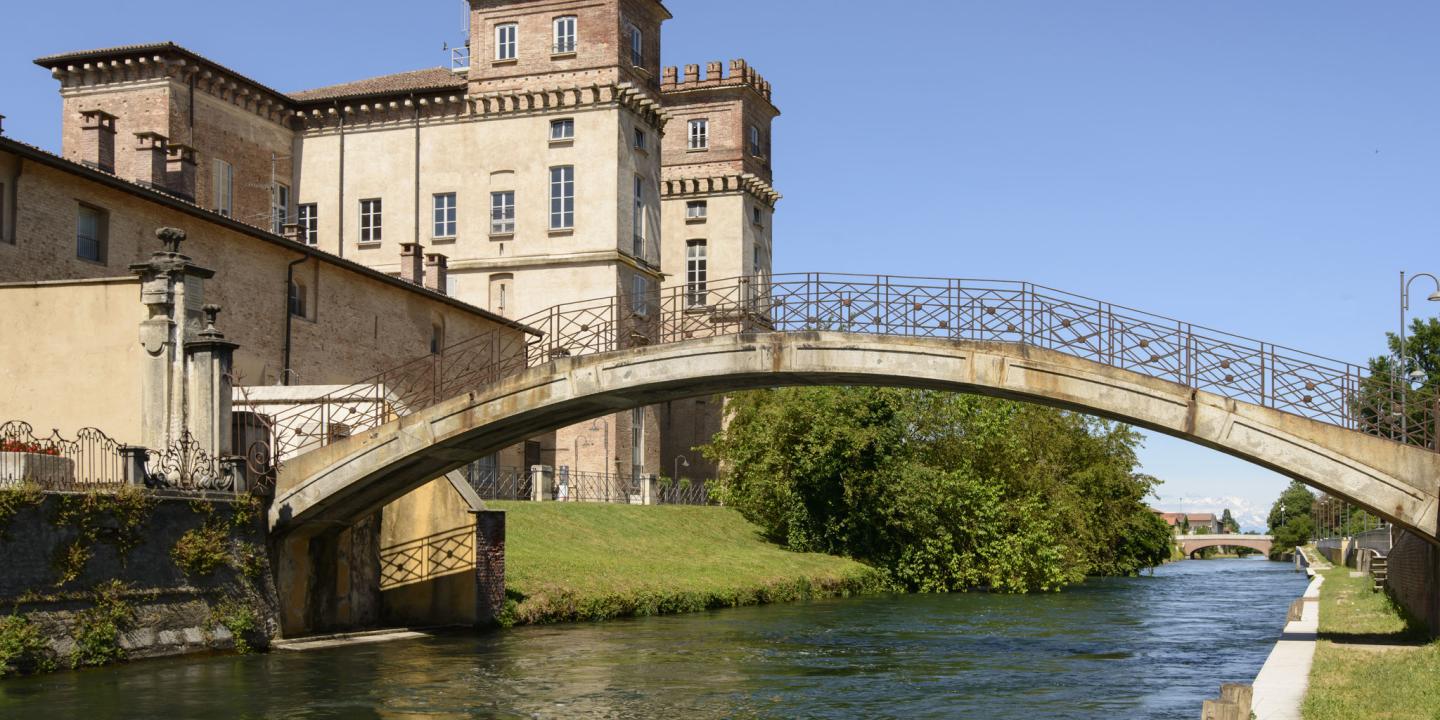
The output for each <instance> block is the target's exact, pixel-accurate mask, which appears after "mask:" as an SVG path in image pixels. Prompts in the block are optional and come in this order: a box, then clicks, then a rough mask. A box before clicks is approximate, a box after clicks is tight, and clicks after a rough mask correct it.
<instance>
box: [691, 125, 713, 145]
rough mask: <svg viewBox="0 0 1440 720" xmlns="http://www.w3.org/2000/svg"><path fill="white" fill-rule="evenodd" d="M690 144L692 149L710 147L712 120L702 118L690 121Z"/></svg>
mask: <svg viewBox="0 0 1440 720" xmlns="http://www.w3.org/2000/svg"><path fill="white" fill-rule="evenodd" d="M689 137H690V146H689V148H690V149H691V150H709V149H710V120H709V119H708V118H700V119H698V120H691V121H690V135H689Z"/></svg>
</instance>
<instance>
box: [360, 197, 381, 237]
mask: <svg viewBox="0 0 1440 720" xmlns="http://www.w3.org/2000/svg"><path fill="white" fill-rule="evenodd" d="M384 220H385V205H384V201H383V200H382V199H381V198H365V199H363V200H361V201H360V242H361V243H378V242H381V241H382V240H383V239H384V237H385V225H384Z"/></svg>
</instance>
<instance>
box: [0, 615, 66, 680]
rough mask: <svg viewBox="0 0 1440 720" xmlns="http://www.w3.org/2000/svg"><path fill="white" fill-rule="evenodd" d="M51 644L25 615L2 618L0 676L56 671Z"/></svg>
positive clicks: (0, 626)
mask: <svg viewBox="0 0 1440 720" xmlns="http://www.w3.org/2000/svg"><path fill="white" fill-rule="evenodd" d="M54 668H55V661H54V660H53V659H52V657H51V653H50V645H49V643H47V642H45V638H44V637H43V636H42V635H41V634H40V628H38V627H35V625H34V624H33V623H31V622H30V620H29V619H27V618H26V617H25V616H23V615H6V616H4V617H0V677H5V676H6V675H12V674H15V673H27V672H37V671H38V672H44V671H47V670H53V669H54Z"/></svg>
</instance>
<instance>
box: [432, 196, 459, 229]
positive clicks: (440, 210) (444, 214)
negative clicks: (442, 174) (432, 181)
mask: <svg viewBox="0 0 1440 720" xmlns="http://www.w3.org/2000/svg"><path fill="white" fill-rule="evenodd" d="M434 215H435V218H434V219H435V230H434V233H433V235H432V237H437V238H453V237H455V225H456V223H455V193H439V194H437V195H436V196H435V213H434Z"/></svg>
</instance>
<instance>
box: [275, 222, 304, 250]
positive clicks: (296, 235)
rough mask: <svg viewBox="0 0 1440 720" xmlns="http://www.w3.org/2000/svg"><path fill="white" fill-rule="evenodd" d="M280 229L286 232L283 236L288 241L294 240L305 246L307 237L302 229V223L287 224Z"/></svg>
mask: <svg viewBox="0 0 1440 720" xmlns="http://www.w3.org/2000/svg"><path fill="white" fill-rule="evenodd" d="M280 229H281V230H283V231H284V233H282V234H283V235H285V238H286V239H287V240H294V241H295V242H297V243H300V244H302V245H304V244H305V236H304V234H303V232H302V231H301V229H300V223H293V222H287V223H285V224H284V225H282V226H281V227H280Z"/></svg>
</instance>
